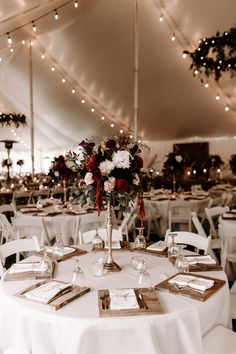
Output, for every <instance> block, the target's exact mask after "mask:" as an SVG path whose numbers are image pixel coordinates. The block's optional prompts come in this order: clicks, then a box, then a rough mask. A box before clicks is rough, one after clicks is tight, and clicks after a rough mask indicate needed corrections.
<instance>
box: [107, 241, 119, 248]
mask: <svg viewBox="0 0 236 354" xmlns="http://www.w3.org/2000/svg"><path fill="white" fill-rule="evenodd" d="M105 248H108V242H107V241H105ZM111 248H112V249H119V248H121V244H120V241H112V243H111Z"/></svg>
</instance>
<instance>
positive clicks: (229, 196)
mask: <svg viewBox="0 0 236 354" xmlns="http://www.w3.org/2000/svg"><path fill="white" fill-rule="evenodd" d="M233 196H234V195H233V194H232V193H229V192H224V193H222V196H221V197H222V199H223V202H222V206H224V207H225V206H228V207H230V205H231V201H232V199H233Z"/></svg>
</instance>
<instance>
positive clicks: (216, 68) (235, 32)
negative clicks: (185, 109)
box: [183, 28, 236, 81]
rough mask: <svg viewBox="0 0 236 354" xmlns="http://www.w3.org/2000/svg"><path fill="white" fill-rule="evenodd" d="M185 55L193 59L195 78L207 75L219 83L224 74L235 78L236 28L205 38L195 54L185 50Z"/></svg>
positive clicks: (192, 66)
mask: <svg viewBox="0 0 236 354" xmlns="http://www.w3.org/2000/svg"><path fill="white" fill-rule="evenodd" d="M183 53H184V54H188V55H189V56H190V58H191V59H192V64H191V65H190V70H193V75H194V76H197V75H198V74H199V73H200V74H201V73H205V75H206V76H207V77H209V76H210V75H213V76H214V79H215V80H216V81H218V80H219V79H220V77H221V75H222V74H223V73H224V72H230V73H231V77H233V76H234V74H235V72H236V28H231V29H230V31H229V32H224V33H223V34H222V35H220V33H219V32H217V33H216V35H215V36H213V37H209V38H204V39H202V40H200V44H199V46H198V48H197V49H196V50H195V51H194V52H189V51H187V50H184V52H183Z"/></svg>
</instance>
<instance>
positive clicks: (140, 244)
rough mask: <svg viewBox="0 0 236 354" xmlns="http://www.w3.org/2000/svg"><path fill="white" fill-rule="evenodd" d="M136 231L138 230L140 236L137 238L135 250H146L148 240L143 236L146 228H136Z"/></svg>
mask: <svg viewBox="0 0 236 354" xmlns="http://www.w3.org/2000/svg"><path fill="white" fill-rule="evenodd" d="M136 230H138V236H137V237H136V238H135V241H134V244H135V248H146V239H145V236H144V235H143V230H144V227H143V226H141V227H136Z"/></svg>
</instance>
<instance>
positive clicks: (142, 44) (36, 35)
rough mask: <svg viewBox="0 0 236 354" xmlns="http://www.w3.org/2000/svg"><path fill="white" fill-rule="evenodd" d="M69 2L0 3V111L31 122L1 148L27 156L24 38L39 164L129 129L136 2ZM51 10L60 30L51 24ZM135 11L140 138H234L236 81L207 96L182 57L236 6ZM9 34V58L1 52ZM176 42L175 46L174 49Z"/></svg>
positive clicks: (189, 4)
mask: <svg viewBox="0 0 236 354" xmlns="http://www.w3.org/2000/svg"><path fill="white" fill-rule="evenodd" d="M74 2H75V1H74V0H71V1H68V0H67V1H66V0H31V1H26V0H10V1H9V0H1V2H0V57H1V62H0V111H2V112H19V113H23V114H25V115H26V117H27V121H28V126H27V127H24V128H19V129H15V130H14V132H12V128H13V129H14V127H11V129H10V128H1V129H0V140H1V139H6V138H8V139H9V138H11V139H12V138H14V139H16V138H18V140H19V144H16V145H15V146H14V149H16V150H17V149H20V150H27V151H28V152H29V151H30V98H29V48H28V40H29V38H33V42H34V44H33V46H32V52H33V56H32V59H33V106H34V121H35V148H36V149H37V151H40V153H41V154H42V155H43V156H44V157H45V156H47V154H49V151H51V152H53V153H55V152H57V151H65V150H67V149H70V148H73V146H75V145H76V144H77V143H78V142H79V141H80V140H81V139H82V138H85V137H88V138H89V137H91V136H104V135H105V136H110V135H112V134H113V133H114V132H116V131H118V130H120V129H124V130H126V129H130V130H131V131H132V130H133V128H134V127H133V85H134V33H133V2H134V1H133V0H119V1H117V0H86V1H85V0H79V1H78V7H77V8H75V7H74ZM55 10H56V11H57V12H58V16H59V18H58V20H55V19H54V15H55V12H56V11H55ZM138 10H139V11H138V18H139V111H138V133H139V138H141V139H143V140H145V141H147V142H151V143H150V144H154V142H160V141H167V140H168V141H177V140H179V139H185V140H186V139H190V140H191V139H193V140H194V141H196V140H197V139H200V140H201V139H208V138H209V139H212V138H214V137H233V136H234V135H235V128H236V119H235V118H236V101H235V100H236V96H235V94H236V91H235V78H230V76H229V75H228V74H225V75H224V77H222V78H221V79H220V81H219V84H218V85H217V84H216V82H215V81H214V80H213V79H209V80H208V82H209V84H210V87H209V88H208V89H206V88H205V87H204V85H203V84H202V83H201V82H200V80H198V79H197V78H194V77H193V75H192V72H191V71H190V70H189V66H190V63H191V62H190V59H189V58H187V59H183V57H182V53H183V50H184V49H187V50H190V51H193V50H195V48H196V47H197V45H198V40H199V39H200V38H204V37H211V36H213V35H215V34H216V32H217V31H220V32H221V33H222V32H223V31H227V30H229V29H230V28H231V27H234V26H235V13H236V2H235V1H234V0H225V1H221V0H207V1H205V0H198V1H195V0H165V1H162V0H145V1H141V0H139V1H138ZM161 15H163V21H162V22H160V21H159V17H160V16H161ZM32 21H34V23H35V25H36V27H37V31H36V32H33V31H32V25H33V23H32ZM8 32H9V35H10V37H11V39H12V48H13V52H10V48H8V43H7V33H8ZM173 34H175V37H176V40H175V41H172V40H171V38H172V36H173ZM22 40H25V41H26V43H25V44H22V42H21V41H22ZM42 54H43V55H45V59H42V58H41V55H42ZM52 67H53V68H54V71H52ZM63 78H65V80H66V81H65V83H63V82H62V79H63ZM73 89H74V90H75V93H74V94H73V93H72V90H73ZM216 95H219V96H220V100H218V101H217V100H216V99H215V97H216ZM83 99H84V100H85V103H82V102H81V100H83ZM227 105H228V106H229V108H230V110H229V111H228V112H226V111H225V106H227ZM92 108H94V109H95V111H94V112H92V111H91V109H92ZM102 116H104V117H105V119H104V120H102ZM112 123H113V124H114V127H113V128H112V127H111V124H112ZM13 134H16V135H13ZM190 140H189V141H190ZM22 141H23V142H22ZM0 145H1V146H0V149H1V151H4V147H3V144H0Z"/></svg>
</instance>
